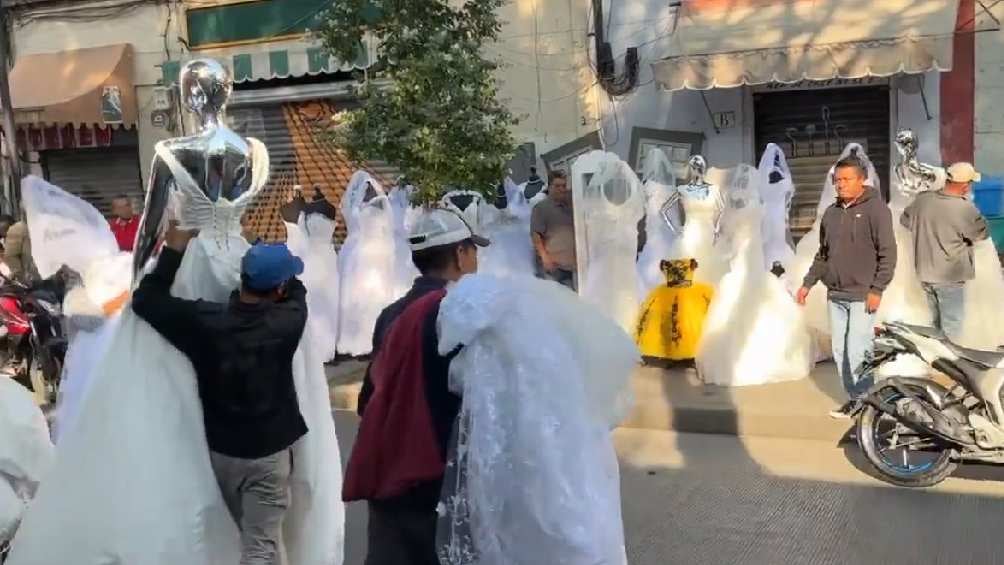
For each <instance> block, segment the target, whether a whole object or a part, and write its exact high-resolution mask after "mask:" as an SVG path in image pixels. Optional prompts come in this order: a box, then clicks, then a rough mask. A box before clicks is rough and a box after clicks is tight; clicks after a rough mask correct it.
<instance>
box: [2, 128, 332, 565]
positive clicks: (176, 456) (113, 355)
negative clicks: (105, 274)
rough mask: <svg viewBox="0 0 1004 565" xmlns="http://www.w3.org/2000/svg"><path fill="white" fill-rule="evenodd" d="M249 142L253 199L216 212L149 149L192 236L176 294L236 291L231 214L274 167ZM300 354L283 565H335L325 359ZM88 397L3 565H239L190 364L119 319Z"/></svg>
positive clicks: (150, 333) (145, 330)
mask: <svg viewBox="0 0 1004 565" xmlns="http://www.w3.org/2000/svg"><path fill="white" fill-rule="evenodd" d="M248 143H249V145H250V147H251V159H252V165H253V170H252V181H251V187H250V189H249V190H248V191H247V192H245V193H244V194H242V195H241V196H240V197H239V198H237V199H236V200H235V201H233V202H230V201H227V200H225V199H220V200H219V201H217V202H216V203H213V202H211V201H210V200H209V199H208V198H207V197H206V196H205V195H204V194H203V193H202V191H201V189H200V188H199V186H198V185H197V183H196V182H195V180H194V179H193V178H192V177H191V175H190V174H189V173H188V171H187V170H186V169H185V168H184V167H183V166H182V165H181V164H180V163H179V162H178V161H177V159H176V158H175V156H174V155H173V154H172V153H171V151H170V150H169V149H168V148H167V146H165V145H164V144H163V143H159V144H158V145H157V146H156V153H157V158H158V159H160V160H161V161H163V162H164V163H165V164H166V165H167V166H168V168H169V169H170V171H171V174H172V176H173V182H174V184H175V190H176V194H178V195H179V196H181V198H180V200H179V201H180V202H181V210H180V217H179V219H180V220H181V221H182V224H183V225H189V226H193V227H198V228H201V231H200V233H199V235H198V237H197V238H195V239H194V240H192V242H191V243H190V244H189V247H188V250H187V251H186V253H185V256H184V259H183V260H182V264H181V267H180V268H179V270H178V273H177V276H176V278H175V282H174V286H173V287H172V293H173V294H174V295H175V296H178V297H181V298H186V299H203V300H209V301H214V302H225V301H227V300H228V298H229V296H230V294H231V292H232V291H233V290H234V289H236V288H237V286H238V284H239V278H240V261H241V258H242V257H243V255H244V253H245V251H246V250H247V249H248V243H247V242H246V241H245V240H244V239H243V238H242V237H241V226H240V216H241V213H242V212H243V210H244V208H245V207H246V206H247V205H248V203H249V202H250V201H251V199H253V198H254V197H255V196H256V195H257V194H258V193H259V192H260V191H261V189H262V188H263V187H264V185H265V181H266V179H267V177H268V169H269V162H268V152H267V151H266V150H265V147H264V145H262V144H261V143H260V142H258V141H256V140H252V139H249V140H248ZM307 331H308V333H309V331H310V330H309V328H308V330H307ZM309 344H310V338H309V335H308V336H305V338H304V341H303V342H302V344H301V347H300V349H299V350H298V352H297V354H296V357H295V358H294V361H293V364H294V366H293V375H294V380H295V383H296V391H297V397H298V398H299V402H300V410H301V412H302V414H303V416H304V420H306V423H307V427H308V429H309V430H310V431H309V432H308V433H307V434H306V435H305V436H304V437H303V438H301V439H300V441H298V442H297V443H296V444H295V445H294V447H293V458H294V460H295V461H296V465H295V466H294V469H293V475H292V477H291V491H292V492H291V494H292V500H291V506H290V509H289V512H288V513H287V516H286V523H285V541H286V549H287V552H288V556H289V562H290V563H296V564H297V565H332V564H334V565H338V564H340V563H341V560H342V549H343V544H342V540H343V533H342V532H343V524H344V506H343V505H342V503H341V501H340V496H339V495H340V490H341V484H340V481H339V476H338V473H337V472H336V470H337V469H340V461H339V456H338V451H337V440H336V438H335V434H334V422H333V420H332V417H331V407H330V400H329V397H328V391H327V382H326V380H325V378H324V369H323V366H322V365H321V361H322V360H321V359H319V358H318V357H317V355H316V353H315V352H314V351H312V349H313V348H312V347H310V345H309ZM88 388H89V391H88V393H87V395H86V398H85V402H84V404H83V406H82V408H81V412H80V414H79V416H78V418H77V422H76V424H75V426H74V427H73V428H72V429H70V430H68V433H67V434H66V435H65V436H64V437H63V438H62V440H61V443H60V446H59V457H58V459H57V461H56V464H55V466H54V467H53V468H52V470H51V471H50V472H49V473H48V474H47V475H46V477H45V480H44V481H43V482H42V485H41V486H40V488H39V491H38V494H37V495H36V497H35V499H34V501H33V503H32V505H31V506H30V507H29V509H28V511H27V512H26V514H25V517H24V520H23V522H22V525H21V528H20V530H19V531H18V535H17V537H16V538H15V540H14V545H13V548H12V552H11V555H10V557H9V560H8V564H7V565H36V564H41V563H46V564H48V563H53V564H55V563H74V564H76V565H104V564H107V563H128V564H130V565H175V564H178V563H184V564H186V565H233V564H234V563H237V562H238V561H239V560H240V547H239V535H238V531H237V527H236V524H235V523H234V519H233V518H232V517H231V515H230V513H229V511H228V510H227V507H226V505H225V504H224V502H223V498H222V495H221V494H220V490H219V486H218V485H217V482H216V478H215V475H214V473H213V470H212V466H211V464H210V461H209V448H208V446H207V444H206V436H205V427H204V424H203V418H202V405H201V402H200V400H199V394H198V387H197V383H196V377H195V373H194V371H193V369H192V365H191V363H190V362H189V360H188V359H187V358H186V357H185V356H184V355H183V354H182V353H181V352H179V351H178V350H177V349H175V348H174V347H173V346H171V345H170V344H169V343H168V342H167V341H166V340H165V339H164V338H163V337H161V336H160V334H158V333H157V332H156V330H154V329H153V328H152V327H150V326H149V325H148V324H147V323H146V322H145V321H143V320H142V319H140V318H139V317H138V316H136V315H135V314H134V313H133V312H132V310H131V308H127V309H126V310H125V311H124V312H123V314H122V318H121V320H120V321H119V326H118V328H117V330H116V331H115V333H114V335H113V336H112V338H111V343H110V344H109V346H108V351H107V354H106V355H105V356H104V358H103V359H102V360H101V361H100V362H99V363H98V365H97V367H96V369H95V371H94V374H93V379H92V382H91V383H90V385H89V387H88ZM68 509H69V511H68Z"/></svg>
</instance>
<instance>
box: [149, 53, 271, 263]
mask: <svg viewBox="0 0 1004 565" xmlns="http://www.w3.org/2000/svg"><path fill="white" fill-rule="evenodd" d="M178 84H179V85H180V90H181V101H182V104H183V105H184V107H185V108H186V109H187V110H188V111H189V112H191V113H193V114H195V116H196V118H197V119H198V126H197V132H196V134H195V135H193V136H189V137H178V138H173V139H168V140H165V141H162V142H161V143H160V144H159V145H161V146H162V147H163V148H164V149H166V150H167V151H168V152H169V153H170V154H171V155H173V156H174V157H175V158H176V159H177V161H178V162H179V163H180V164H181V165H182V167H184V169H185V170H187V171H188V172H189V173H190V174H191V176H192V178H193V179H194V180H195V182H196V184H197V185H198V187H199V189H200V190H201V191H202V192H203V194H204V195H205V196H206V197H207V198H208V199H209V200H210V201H211V202H213V203H216V202H218V201H220V200H226V201H230V202H232V201H234V200H236V199H237V198H238V197H239V196H240V195H241V194H243V193H244V192H246V191H247V190H248V189H249V187H250V186H251V180H252V179H251V176H252V175H251V170H252V169H251V153H252V151H251V146H250V144H249V143H248V142H247V140H245V139H244V138H242V137H241V136H239V135H238V134H237V133H235V132H234V131H233V130H231V129H230V128H228V127H227V126H226V106H227V100H228V99H229V97H230V93H231V92H232V90H233V79H232V78H231V76H230V71H228V70H227V68H226V67H224V66H223V65H222V64H221V63H220V62H218V61H215V60H213V59H195V60H193V61H190V62H188V63H186V64H185V65H184V66H183V67H182V68H181V74H180V78H179V81H178ZM175 188H176V186H175V183H174V179H173V175H172V173H171V172H170V170H169V168H168V167H167V165H166V163H165V162H164V161H163V159H161V158H160V157H157V158H155V159H154V164H153V167H152V170H151V173H150V182H149V185H148V187H147V196H146V206H145V209H144V211H143V219H142V222H141V224H140V229H139V233H138V235H137V240H136V250H135V256H134V259H133V267H134V269H133V273H134V276H138V274H139V273H140V271H141V270H142V269H143V268H144V267H145V266H146V264H147V262H148V261H149V260H150V257H151V256H152V255H153V253H154V249H155V247H156V245H157V241H158V239H159V237H160V235H161V232H162V228H163V223H164V220H165V211H166V210H167V208H168V204H169V201H170V194H171V192H172V190H174V189H175ZM178 219H179V220H181V219H182V218H178ZM185 227H188V228H199V227H202V226H185Z"/></svg>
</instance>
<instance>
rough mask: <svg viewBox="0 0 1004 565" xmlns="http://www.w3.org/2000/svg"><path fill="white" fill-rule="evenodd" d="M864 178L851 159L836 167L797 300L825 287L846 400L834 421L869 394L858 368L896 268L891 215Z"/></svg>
mask: <svg viewBox="0 0 1004 565" xmlns="http://www.w3.org/2000/svg"><path fill="white" fill-rule="evenodd" d="M866 175H867V173H866V170H865V167H864V166H863V165H862V163H861V162H860V161H859V160H858V159H856V158H854V157H848V158H845V159H841V160H840V161H839V162H837V164H836V165H835V167H834V173H833V183H834V185H836V190H837V201H836V202H835V203H833V204H832V205H830V207H829V208H827V209H826V211H825V212H824V213H823V218H822V222H821V224H820V231H819V252H818V253H816V258H815V260H814V261H813V263H812V267H811V268H810V269H809V272H808V273H807V274H806V275H805V279H804V280H803V281H802V288H800V289H799V290H798V293H797V295H796V299H797V301H798V303H799V304H801V305H805V303H806V299H807V298H808V296H809V291H810V290H811V289H812V287H814V286H815V285H816V283H817V282H820V281H822V282H823V284H824V285H825V286H826V288H827V299H828V304H829V317H830V335H831V336H832V347H833V359H834V360H835V362H836V364H837V374H838V375H839V376H840V378H841V379H842V380H843V383H844V388H845V390H846V391H847V394H848V396H849V397H850V402H848V403H846V404H844V405H843V406H841V407H840V408H838V409H836V410H833V411H832V412H830V416H832V417H834V418H847V417H849V415H850V410H851V408H852V407H853V401H854V400H855V399H857V398H858V397H860V396H861V395H862V394H864V393H865V392H866V391H867V390H868V386H869V383H868V382H867V377H868V376H867V375H862V374H861V373H860V372H859V368H860V366H861V363H862V362H863V361H864V360H865V358H866V356H867V355H869V354H870V352H871V349H872V340H873V337H874V325H875V313H876V312H877V311H878V309H879V306H880V305H881V303H882V292H883V291H885V289H886V287H887V286H888V285H889V283H890V282H891V281H892V277H893V273H894V272H895V269H896V238H895V236H894V235H893V229H892V214H891V213H890V212H889V207H888V206H887V205H886V204H885V202H883V201H882V197H881V195H880V194H879V193H878V191H876V190H874V189H872V188H869V187H867V186H866V185H865V179H866Z"/></svg>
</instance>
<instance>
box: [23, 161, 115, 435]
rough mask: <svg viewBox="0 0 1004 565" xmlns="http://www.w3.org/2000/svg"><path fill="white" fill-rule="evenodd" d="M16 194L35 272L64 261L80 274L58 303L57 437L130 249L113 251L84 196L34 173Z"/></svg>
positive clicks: (103, 345) (68, 420) (103, 340)
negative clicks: (63, 343)
mask: <svg viewBox="0 0 1004 565" xmlns="http://www.w3.org/2000/svg"><path fill="white" fill-rule="evenodd" d="M21 195H22V198H23V202H24V210H25V217H26V218H27V220H28V225H29V226H30V227H29V229H30V230H32V231H33V232H34V233H33V235H34V237H33V243H34V245H33V246H32V257H33V259H34V260H35V264H36V265H37V267H38V269H39V273H40V274H41V276H42V277H45V278H48V277H51V276H52V275H54V274H55V273H56V271H58V270H59V269H60V268H61V267H62V266H63V265H65V266H67V267H69V268H70V269H72V270H73V271H75V272H76V273H78V274H79V275H80V279H81V284H80V285H79V286H76V287H74V288H71V289H70V290H69V292H68V293H67V296H66V299H65V300H64V303H63V314H64V315H65V316H66V320H67V326H68V329H69V345H68V347H67V350H66V355H65V357H64V360H63V361H64V362H63V375H62V378H61V382H60V388H59V399H58V404H57V409H56V420H55V425H54V426H53V435H54V437H55V438H56V439H57V440H58V438H59V437H60V436H62V435H63V432H64V431H65V430H67V429H69V428H72V427H73V422H74V421H75V419H76V416H77V413H78V412H79V411H80V406H81V404H82V403H83V399H84V396H85V394H86V392H87V389H88V383H89V382H90V378H91V374H92V372H93V369H94V366H95V364H96V363H97V362H98V361H99V360H100V359H101V358H102V357H103V356H104V353H105V350H106V349H107V347H108V344H109V342H110V338H111V336H112V334H113V333H114V329H115V327H116V326H117V323H118V319H119V315H120V312H121V306H122V304H124V301H125V299H126V297H127V296H128V293H129V288H130V286H131V285H132V254H131V253H123V252H120V251H119V247H118V243H116V241H115V236H114V235H113V234H112V231H111V228H110V227H109V226H108V222H107V220H105V218H104V216H102V215H101V213H100V212H99V211H98V210H97V209H96V208H94V206H92V205H91V204H90V203H88V202H87V201H85V200H83V199H81V198H79V197H77V196H74V195H72V194H70V193H68V192H66V191H64V190H63V189H61V188H59V187H57V186H55V185H52V184H50V183H48V182H46V181H44V180H42V179H40V178H38V177H35V176H29V177H26V178H25V179H24V180H23V181H22V183H21Z"/></svg>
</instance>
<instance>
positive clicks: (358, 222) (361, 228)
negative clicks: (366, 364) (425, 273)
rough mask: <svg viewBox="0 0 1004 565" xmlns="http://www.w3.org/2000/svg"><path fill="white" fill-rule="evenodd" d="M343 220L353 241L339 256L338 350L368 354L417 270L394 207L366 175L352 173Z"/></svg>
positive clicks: (347, 243)
mask: <svg viewBox="0 0 1004 565" xmlns="http://www.w3.org/2000/svg"><path fill="white" fill-rule="evenodd" d="M370 189H371V190H372V192H370ZM367 192H370V194H369V197H367ZM342 217H344V218H345V222H346V225H347V227H348V237H347V238H346V239H345V244H344V245H343V246H342V249H341V253H340V254H339V257H338V259H339V261H338V272H339V275H340V276H341V284H340V285H339V286H340V288H341V297H340V301H341V307H340V309H339V314H338V319H339V331H338V352H339V353H343V354H346V355H352V356H360V355H367V354H369V353H370V351H371V350H372V348H373V328H374V326H375V325H376V320H377V317H379V316H380V312H382V311H383V309H384V308H386V307H387V306H389V305H390V304H391V303H392V302H394V301H395V300H397V299H398V298H400V297H401V296H403V295H404V293H405V292H406V290H407V289H406V288H403V287H404V284H403V282H402V279H403V275H402V273H404V272H405V271H407V270H408V268H409V265H410V268H411V269H414V268H415V266H414V265H413V264H412V263H411V255H410V253H408V252H407V241H406V240H404V239H403V235H402V233H401V227H399V224H398V221H397V218H398V217H399V216H396V214H395V212H394V206H393V205H392V203H391V201H390V199H389V198H388V197H387V194H386V193H385V192H384V190H383V187H382V186H380V183H379V182H377V181H376V179H374V178H373V177H372V176H371V175H370V174H369V173H367V172H366V171H356V173H355V174H354V175H352V180H351V181H350V182H349V186H348V188H347V189H346V191H345V196H343V197H342ZM409 286H410V285H409Z"/></svg>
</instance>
